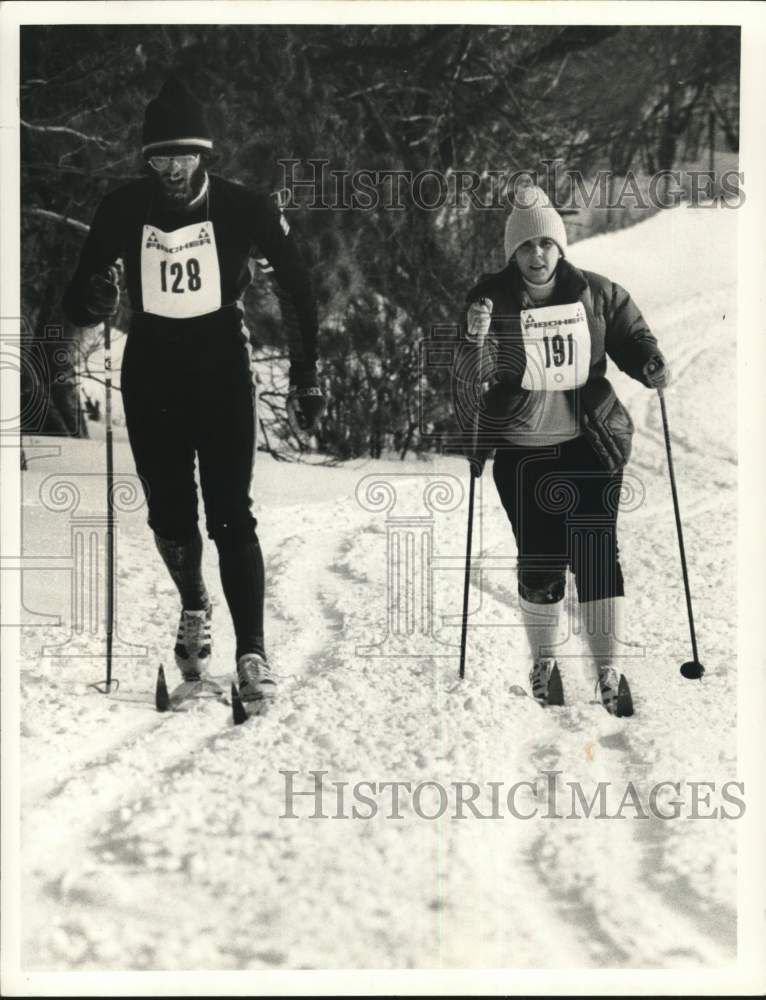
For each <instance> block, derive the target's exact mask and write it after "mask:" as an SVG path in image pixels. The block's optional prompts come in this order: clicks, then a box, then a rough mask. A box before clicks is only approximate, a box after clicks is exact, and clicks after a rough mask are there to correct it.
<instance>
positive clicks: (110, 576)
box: [92, 268, 119, 694]
mask: <svg viewBox="0 0 766 1000" xmlns="http://www.w3.org/2000/svg"><path fill="white" fill-rule="evenodd" d="M109 271H110V276H115V275H116V274H117V273H118V272H116V269H115V268H109ZM104 387H105V394H104V396H105V398H104V426H105V428H106V680H105V681H104V682H103V684H93V685H92V687H94V688H96V690H97V691H100V692H101V693H102V694H109V692H110V691H111V689H112V684H114V685H115V690H116V688H117V687H119V681H113V680H112V647H113V641H114V496H113V494H114V458H113V448H112V324H111V320H110V319H108V318H107V319H105V320H104Z"/></svg>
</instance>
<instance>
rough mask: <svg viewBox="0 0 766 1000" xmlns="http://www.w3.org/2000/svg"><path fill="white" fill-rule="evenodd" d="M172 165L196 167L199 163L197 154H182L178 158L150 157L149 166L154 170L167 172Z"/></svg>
mask: <svg viewBox="0 0 766 1000" xmlns="http://www.w3.org/2000/svg"><path fill="white" fill-rule="evenodd" d="M173 163H177V164H178V165H179V167H196V166H197V164H198V163H199V153H183V154H181V155H180V156H150V157H149V166H150V167H152V168H153V169H154V170H157V171H162V170H169V169H170V166H171V165H172V164H173Z"/></svg>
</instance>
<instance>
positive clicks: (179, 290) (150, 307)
mask: <svg viewBox="0 0 766 1000" xmlns="http://www.w3.org/2000/svg"><path fill="white" fill-rule="evenodd" d="M141 296H142V298H143V304H144V312H148V313H153V314H154V315H155V316H166V317H168V318H169V319H189V318H191V317H192V316H204V315H205V314H206V313H210V312H215V311H216V310H217V309H220V308H221V272H220V268H219V265H218V250H217V247H216V243H215V232H214V230H213V224H212V222H209V221H208V222H198V223H196V224H194V225H192V226H184V227H183V229H175V230H173V232H171V233H164V232H163V231H162V230H161V229H157V227H156V226H144V230H143V239H142V243H141Z"/></svg>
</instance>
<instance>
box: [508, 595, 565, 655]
mask: <svg viewBox="0 0 766 1000" xmlns="http://www.w3.org/2000/svg"><path fill="white" fill-rule="evenodd" d="M519 605H520V607H521V617H522V619H523V621H524V628H525V630H526V633H527V642H528V643H529V650H530V652H531V654H532V660H533V661H535V662H537V660H540V659H543V658H546V657H551V656H554V657H555V655H556V646H557V644H559V643H560V642H561V634H560V631H561V610H562V608H563V607H564V601H563V599H562V600H560V601H556V602H555V603H553V604H533V603H532V602H531V601H527V600H526V599H525V598H523V597H519Z"/></svg>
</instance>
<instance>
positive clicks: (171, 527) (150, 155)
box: [64, 79, 323, 701]
mask: <svg viewBox="0 0 766 1000" xmlns="http://www.w3.org/2000/svg"><path fill="white" fill-rule="evenodd" d="M212 148H213V141H212V138H211V135H210V133H209V131H208V128H207V125H206V122H205V118H204V115H203V111H202V108H201V107H200V105H199V104H198V102H197V101H196V99H195V98H194V97H193V96H192V95H191V94H190V93H189V91H188V90H186V88H185V87H184V86H183V85H182V84H181V83H180V82H178V81H177V80H175V79H170V80H169V81H168V82H167V83H166V84H165V86H164V87H163V88H162V90H161V92H160V94H159V95H158V97H157V98H155V99H154V100H153V101H151V102H150V103H149V105H148V106H147V109H146V115H145V119H144V128H143V140H142V152H143V156H144V161H145V165H146V176H145V177H143V178H141V179H139V180H136V181H133V182H132V183H129V184H126V185H124V186H122V187H120V188H118V189H117V190H115V191H112V192H111V193H110V194H108V195H107V196H106V197H105V198H104V199H103V201H102V202H101V204H100V205H99V206H98V208H97V210H96V214H95V216H94V219H93V224H92V226H91V228H90V231H89V233H88V236H87V239H86V241H85V245H84V246H83V249H82V253H81V256H80V261H79V264H78V266H77V270H76V272H75V274H74V277H73V278H72V281H71V283H70V285H69V288H68V289H67V292H66V294H65V296H64V310H65V312H66V314H67V316H68V317H69V319H70V320H71V321H72V322H73V323H75V324H77V325H79V326H92V325H93V324H95V323H97V322H99V321H100V320H102V319H104V318H106V317H108V316H112V315H114V313H115V312H116V310H117V305H118V301H119V291H118V285H117V281H116V277H115V275H116V272H115V269H114V268H113V267H112V265H114V263H115V261H117V260H118V259H121V260H122V261H123V262H124V267H125V280H126V285H127V289H128V294H129V297H130V303H131V307H132V314H131V322H130V330H129V334H128V339H127V346H126V349H125V354H124V359H123V364H122V386H121V387H122V395H123V402H124V407H125V418H126V424H127V429H128V435H129V438H130V444H131V449H132V451H133V457H134V459H135V463H136V469H137V472H138V474H139V476H140V477H141V480H142V484H143V487H144V490H145V493H146V501H147V506H148V510H149V525H150V527H151V528H152V530H153V532H154V538H155V541H156V545H157V548H158V550H159V552H160V555H161V556H162V559H163V560H164V562H165V565H166V566H167V569H168V571H169V573H170V576H171V577H172V579H173V581H174V583H175V585H176V587H177V589H178V592H179V594H180V598H181V616H180V620H179V624H178V632H177V638H176V645H175V657H176V663H177V665H178V667H179V669H180V670H181V673H182V675H183V677H184V679H185V680H192V681H193V680H197V679H199V678H200V677H201V676H202V675H203V674H204V673H205V671H206V670H207V668H208V666H209V663H210V656H211V636H210V615H211V604H210V599H209V597H208V592H207V589H206V587H205V583H204V581H203V578H202V572H201V564H202V538H201V536H200V533H199V530H198V527H197V489H196V485H195V477H194V468H195V460H196V462H197V463H198V467H199V479H200V484H201V487H202V499H203V501H204V506H205V519H206V526H207V531H208V535H209V537H210V538H212V539H213V541H214V542H215V545H216V547H217V549H218V559H219V567H220V574H221V582H222V586H223V592H224V595H225V597H226V601H227V604H228V606H229V611H230V614H231V618H232V622H233V625H234V632H235V635H236V643H237V649H236V660H237V662H236V667H237V675H238V680H239V684H240V694H241V697H242V699H243V700H245V701H264V700H266V699H270V698H272V697H273V695H274V692H275V680H274V677H273V674H272V671H271V668H270V665H269V662H268V660H267V657H266V647H265V641H264V628H263V603H264V565H263V556H262V554H261V550H260V546H259V543H258V537H257V535H256V532H255V527H256V521H255V518H254V517H253V515H252V513H251V510H250V508H251V503H252V501H251V498H250V481H251V475H252V463H253V454H254V448H255V413H254V386H253V383H252V377H251V372H250V357H249V351H248V344H247V336H246V333H245V330H244V327H243V323H242V319H243V316H242V310H241V308H240V303H239V300H240V298H241V296H242V294H243V292H244V290H245V288H246V287H247V285H248V284H249V283H250V280H251V277H252V274H251V270H250V261H251V259H255V260H256V261H257V263H258V264H259V266H260V267H261V268H262V270H264V271H268V272H271V273H272V274H273V277H274V279H275V282H276V290H277V293H278V295H279V298H280V303H281V306H282V311H283V319H284V320H285V324H286V326H287V333H288V340H289V350H290V362H291V364H290V384H291V396H292V398H293V405H294V406H295V408H296V409H297V416H298V419H299V422H300V423H301V425H302V426H303V427H304V428H308V427H310V426H311V424H312V423H313V421H314V420H315V419H316V417H317V416H318V415H319V413H320V411H321V409H322V404H323V401H322V395H321V393H320V391H319V389H318V387H317V380H316V341H317V318H316V306H315V302H314V298H313V295H312V291H311V285H310V280H309V274H308V271H307V269H306V267H305V265H304V262H303V260H302V258H301V255H300V253H299V251H298V248H297V246H296V243H295V242H294V239H293V236H292V235H291V234H290V226H289V224H288V222H287V220H286V219H285V217H284V216H283V215H282V213H281V211H280V210H279V208H278V207H277V206H276V205H275V204H273V202H272V201H271V199H270V198H269V197H268V196H265V195H263V196H261V195H256V194H254V193H253V192H251V191H248V190H247V189H246V188H244V187H242V186H241V185H239V184H235V183H232V182H230V181H227V180H225V179H224V178H222V177H218V176H216V175H209V174H208V172H207V169H206V158H207V156H208V155H209V153H210V151H211V150H212Z"/></svg>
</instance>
